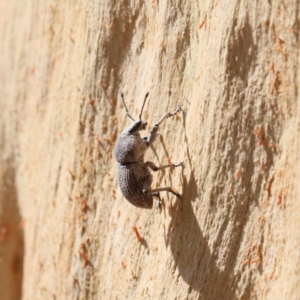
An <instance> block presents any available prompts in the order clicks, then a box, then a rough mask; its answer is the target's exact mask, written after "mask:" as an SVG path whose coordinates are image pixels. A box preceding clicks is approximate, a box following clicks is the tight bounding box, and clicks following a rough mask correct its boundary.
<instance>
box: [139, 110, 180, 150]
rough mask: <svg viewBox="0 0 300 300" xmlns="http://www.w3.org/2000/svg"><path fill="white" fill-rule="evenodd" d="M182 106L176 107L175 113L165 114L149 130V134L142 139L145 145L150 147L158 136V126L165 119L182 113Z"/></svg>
mask: <svg viewBox="0 0 300 300" xmlns="http://www.w3.org/2000/svg"><path fill="white" fill-rule="evenodd" d="M181 106H182V105H180V106H178V107H177V109H176V110H175V111H173V112H172V113H165V114H164V115H163V116H162V117H161V119H160V120H159V121H158V122H157V123H156V124H155V125H154V126H153V127H152V128H151V131H150V133H149V135H148V136H147V137H144V140H145V141H146V143H147V145H148V146H150V145H151V144H152V143H153V142H154V141H155V139H156V137H157V135H158V128H159V125H160V124H161V123H162V122H163V121H164V120H165V119H167V118H169V117H172V116H175V115H176V114H177V113H178V112H180V111H182V108H181Z"/></svg>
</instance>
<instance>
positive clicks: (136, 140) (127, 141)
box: [115, 93, 183, 208]
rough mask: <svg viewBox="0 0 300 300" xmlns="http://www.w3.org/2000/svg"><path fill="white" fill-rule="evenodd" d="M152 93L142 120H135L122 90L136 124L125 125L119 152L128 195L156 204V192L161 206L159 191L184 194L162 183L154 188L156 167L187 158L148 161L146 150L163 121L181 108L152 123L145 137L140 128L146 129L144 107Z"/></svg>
mask: <svg viewBox="0 0 300 300" xmlns="http://www.w3.org/2000/svg"><path fill="white" fill-rule="evenodd" d="M148 95H149V93H147V94H146V96H145V99H144V102H143V106H142V108H141V111H140V113H139V120H138V121H135V120H134V119H133V118H132V116H131V115H130V114H129V112H128V109H127V106H126V104H125V101H124V96H123V94H121V97H122V101H123V104H124V107H125V110H126V113H127V116H128V117H129V118H130V119H131V120H133V122H134V123H133V124H132V125H131V126H130V127H128V128H127V129H125V130H124V131H123V132H122V133H121V135H120V137H119V139H118V141H117V144H116V148H115V156H116V159H117V161H118V163H119V165H118V177H119V185H120V188H121V191H122V193H123V195H124V197H125V198H126V199H127V200H128V201H129V202H130V203H131V204H133V205H135V206H137V207H141V208H152V206H153V196H156V197H157V198H158V207H160V205H161V199H160V195H159V192H162V191H167V192H171V193H173V194H174V195H175V196H177V197H178V198H180V194H178V192H177V191H176V190H174V189H172V188H171V187H162V188H156V189H151V183H152V175H151V173H150V170H149V168H150V169H152V170H153V171H158V170H162V169H165V168H170V167H179V166H182V165H183V162H181V163H178V164H167V165H164V166H160V167H157V166H156V165H155V164H154V163H153V162H151V161H147V162H144V154H145V152H146V150H147V149H148V148H149V147H150V145H151V144H152V143H153V142H154V140H155V139H156V137H157V135H158V129H159V125H160V124H161V123H162V122H163V121H164V120H165V119H166V118H168V117H171V116H175V115H176V114H177V113H178V112H179V111H181V106H179V107H178V108H177V109H176V110H175V111H174V112H173V113H165V114H164V115H163V117H162V118H161V119H160V120H159V121H158V122H157V123H156V124H155V125H154V126H153V127H152V129H151V131H150V133H149V135H148V136H146V137H144V138H142V137H141V136H140V131H141V130H145V129H146V126H147V122H145V121H142V120H141V115H142V112H143V108H144V105H145V102H146V99H147V97H148Z"/></svg>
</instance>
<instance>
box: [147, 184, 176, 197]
mask: <svg viewBox="0 0 300 300" xmlns="http://www.w3.org/2000/svg"><path fill="white" fill-rule="evenodd" d="M143 192H144V193H145V194H154V193H156V192H170V193H172V194H173V195H175V196H176V197H177V198H181V195H180V194H179V193H178V192H177V191H176V190H175V189H173V188H171V187H162V188H156V189H153V190H150V189H144V190H143Z"/></svg>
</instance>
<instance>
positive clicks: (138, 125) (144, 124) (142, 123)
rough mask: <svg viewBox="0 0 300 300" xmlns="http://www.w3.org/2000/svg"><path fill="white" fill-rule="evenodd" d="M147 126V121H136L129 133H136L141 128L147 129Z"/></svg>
mask: <svg viewBox="0 0 300 300" xmlns="http://www.w3.org/2000/svg"><path fill="white" fill-rule="evenodd" d="M146 128H147V122H145V121H138V122H135V123H134V124H133V125H132V126H131V128H130V130H129V133H134V132H137V131H141V130H145V129H146Z"/></svg>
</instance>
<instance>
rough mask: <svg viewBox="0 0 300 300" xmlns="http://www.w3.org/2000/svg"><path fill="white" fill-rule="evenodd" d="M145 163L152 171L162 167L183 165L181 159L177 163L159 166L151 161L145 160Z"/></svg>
mask: <svg viewBox="0 0 300 300" xmlns="http://www.w3.org/2000/svg"><path fill="white" fill-rule="evenodd" d="M146 165H147V166H148V167H149V168H150V169H151V170H152V171H154V172H156V171H158V170H162V169H166V168H172V167H182V166H183V161H182V162H180V163H178V164H167V165H163V166H159V167H157V166H156V165H155V164H154V163H153V162H152V161H147V162H146Z"/></svg>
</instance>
